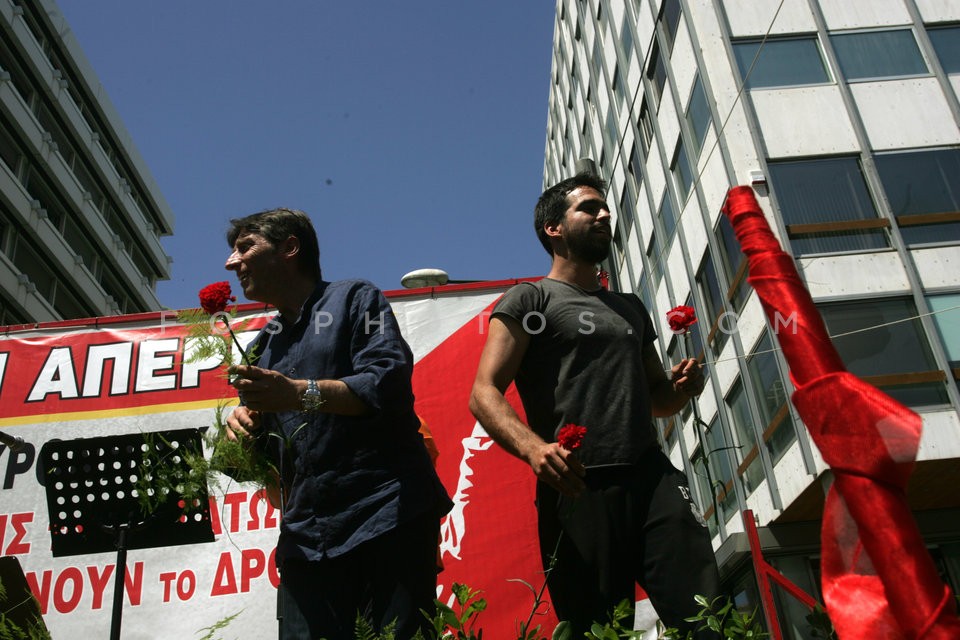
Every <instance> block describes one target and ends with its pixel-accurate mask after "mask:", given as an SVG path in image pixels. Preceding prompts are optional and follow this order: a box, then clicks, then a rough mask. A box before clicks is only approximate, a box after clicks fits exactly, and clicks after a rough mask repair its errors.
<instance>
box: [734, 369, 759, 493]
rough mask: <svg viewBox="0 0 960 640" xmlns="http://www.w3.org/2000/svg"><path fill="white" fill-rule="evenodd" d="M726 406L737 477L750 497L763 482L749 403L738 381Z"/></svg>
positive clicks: (741, 384)
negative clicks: (730, 426)
mask: <svg viewBox="0 0 960 640" xmlns="http://www.w3.org/2000/svg"><path fill="white" fill-rule="evenodd" d="M726 404H727V410H728V411H729V413H730V421H731V423H732V424H733V435H734V437H735V438H736V445H735V446H736V451H737V462H738V463H739V466H738V467H737V476H739V477H740V480H741V482H742V483H743V489H744V492H745V493H746V494H747V495H750V494H751V493H753V490H754V489H756V488H757V487H758V486H759V485H760V483H761V482H763V463H762V462H761V461H760V449H759V447H757V436H756V432H755V431H754V428H753V416H752V415H751V413H750V401H749V400H748V398H747V394H746V392H744V390H743V383H742V382H741V381H740V380H737V382H736V383H734V385H733V387H732V388H731V389H730V393H729V394H728V395H727V398H726Z"/></svg>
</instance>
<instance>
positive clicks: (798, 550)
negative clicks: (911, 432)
mask: <svg viewBox="0 0 960 640" xmlns="http://www.w3.org/2000/svg"><path fill="white" fill-rule="evenodd" d="M551 74H552V77H551V92H550V98H549V119H548V123H549V124H548V131H547V141H546V153H545V164H544V186H545V187H546V186H549V185H551V184H554V183H555V182H557V181H559V180H561V179H563V178H565V177H569V176H570V175H573V174H574V173H575V172H576V171H577V170H578V167H582V166H584V165H583V163H582V162H581V159H584V158H589V159H591V160H593V162H594V166H595V167H596V169H597V171H598V173H599V174H600V175H601V176H602V177H604V178H605V179H607V180H608V181H609V184H610V187H609V190H608V193H607V194H606V195H607V201H608V203H609V204H610V207H611V210H612V212H613V215H614V218H615V238H614V248H613V250H612V252H611V256H610V258H609V259H608V261H607V262H606V263H605V264H604V265H603V266H604V269H605V270H606V271H608V272H609V273H610V278H611V286H612V287H613V288H616V289H618V290H622V291H632V292H635V293H636V294H638V295H639V296H640V297H641V299H642V300H643V301H644V303H645V304H646V305H647V306H648V308H649V309H650V310H651V314H652V315H653V317H654V320H655V321H656V322H657V324H658V326H660V327H663V329H662V330H661V332H660V333H661V335H660V336H659V338H658V343H657V346H658V348H659V350H660V352H661V354H662V355H663V356H664V360H665V361H674V362H675V361H677V360H678V359H679V358H680V357H682V354H683V353H684V352H685V351H686V350H687V349H692V351H694V352H696V353H697V354H699V355H700V357H701V358H702V359H703V360H704V361H705V362H706V363H707V367H706V368H707V372H708V376H709V378H708V381H707V389H706V391H705V392H704V394H703V395H702V397H701V398H700V400H699V402H698V403H697V411H698V413H699V418H700V420H698V419H697V416H696V415H695V413H694V411H692V410H691V409H687V410H685V411H684V412H683V414H681V415H678V416H675V417H674V419H672V420H669V421H659V424H658V429H659V432H660V434H661V438H662V443H663V446H664V448H665V449H666V450H667V451H668V453H669V455H670V457H671V459H672V460H673V461H674V463H675V464H676V465H678V466H679V467H681V468H684V469H685V470H686V472H687V474H688V476H689V478H690V480H691V485H693V488H694V492H695V494H696V497H697V499H698V501H699V504H700V506H701V508H702V510H703V512H704V515H705V517H706V519H707V520H708V523H709V526H710V530H711V532H712V534H713V536H714V545H715V548H716V550H717V557H718V560H719V562H720V564H721V570H722V573H723V576H724V580H725V582H726V584H727V585H728V587H729V588H730V590H731V593H733V594H734V595H735V596H736V598H737V601H738V603H740V604H756V603H757V602H758V600H757V594H756V584H755V581H754V579H753V577H752V572H751V570H750V567H749V564H748V562H747V554H746V553H745V552H746V548H747V547H746V542H745V539H744V538H745V536H744V533H743V531H744V525H743V520H742V515H741V514H742V512H743V511H744V510H745V509H750V510H752V512H753V513H754V515H755V517H756V520H757V523H758V524H759V525H760V528H761V536H762V540H763V542H764V546H765V553H766V555H767V557H768V560H770V561H771V562H773V563H774V564H775V565H776V566H777V568H778V569H780V571H781V572H782V573H784V574H785V575H786V576H787V577H789V578H790V579H791V580H793V581H794V582H796V583H797V584H798V585H800V586H801V587H802V588H804V589H805V590H807V591H808V593H811V594H812V595H814V596H815V597H817V598H818V599H821V600H822V598H821V595H820V593H819V570H818V561H819V556H818V554H819V525H820V516H821V513H822V507H823V499H824V495H825V490H826V487H827V486H828V485H829V478H830V474H829V470H828V469H827V468H826V465H825V464H824V463H823V460H822V458H821V456H820V453H819V452H818V451H817V449H816V447H815V446H814V444H813V443H812V441H811V440H810V437H809V435H808V434H807V432H806V430H805V429H804V426H803V423H802V421H801V420H800V418H799V416H798V415H797V413H796V411H795V409H794V407H793V406H792V405H791V403H790V395H791V393H792V391H793V387H792V386H791V382H790V378H789V375H788V371H787V367H786V364H785V361H784V359H783V357H782V354H781V353H780V352H779V351H778V349H777V342H776V339H775V335H774V334H775V331H776V330H777V327H773V326H771V325H770V323H768V321H767V320H766V318H765V316H764V314H763V312H762V309H761V306H760V303H759V300H758V299H757V296H756V294H755V293H754V292H753V291H752V289H751V288H750V287H749V285H748V284H747V282H746V275H747V274H746V264H745V259H744V256H743V255H742V253H741V252H740V250H739V247H738V245H737V242H736V240H735V238H734V236H733V234H732V231H731V228H730V226H729V223H728V222H727V221H726V220H725V219H724V217H723V216H722V215H721V213H720V209H721V206H722V205H723V202H724V197H725V194H726V191H727V189H729V188H730V187H731V186H734V185H738V184H739V185H743V184H747V185H752V186H753V187H754V189H755V191H756V193H757V195H758V200H759V201H760V204H761V206H762V207H763V209H764V211H765V213H766V215H767V217H768V219H769V220H770V222H771V226H772V227H773V230H774V233H775V234H776V235H777V236H778V238H779V239H780V241H781V244H782V245H783V247H784V249H785V250H786V251H788V252H789V253H790V254H791V255H792V256H793V257H794V258H795V260H796V264H797V267H798V270H799V271H800V274H801V276H802V277H803V278H804V280H805V282H806V284H807V286H808V288H809V289H810V291H811V293H812V295H813V297H814V300H815V302H816V304H817V307H818V309H819V310H820V311H821V313H822V315H823V317H824V320H825V322H826V325H827V327H828V330H829V332H830V334H831V336H833V338H834V344H835V345H836V347H837V348H838V350H839V352H840V354H841V356H842V357H843V359H844V361H845V363H846V364H847V366H848V368H849V369H850V370H851V371H852V372H853V373H855V374H857V375H859V376H861V377H863V378H864V379H866V380H867V381H869V382H871V383H873V384H875V385H877V386H878V387H880V388H881V389H883V390H884V391H886V392H887V393H889V394H890V395H892V396H893V397H895V398H897V399H898V400H900V401H901V402H903V403H904V404H906V405H907V406H909V407H911V408H912V409H914V410H915V411H917V412H918V413H919V414H920V415H921V416H922V419H923V424H924V432H923V437H922V441H921V445H920V451H919V456H918V459H919V463H918V465H917V467H916V470H915V472H914V474H913V476H912V480H911V484H910V488H909V499H910V502H911V508H912V509H913V510H914V514H915V516H916V519H917V522H918V523H919V525H920V527H921V531H922V532H923V534H924V537H925V539H926V541H927V542H928V545H929V549H930V551H931V554H932V555H933V557H934V560H935V562H936V563H937V566H938V567H939V568H940V570H941V573H942V575H943V577H944V579H945V580H946V581H947V582H948V583H949V584H950V585H951V586H952V587H953V589H954V591H955V592H957V591H958V587H960V492H958V491H957V490H956V487H957V486H960V419H958V408H960V393H958V385H957V381H958V379H960V268H958V266H960V100H958V96H960V3H957V2H950V1H948V0H872V1H871V2H850V1H849V0H783V1H781V0H559V1H558V2H557V13H556V27H555V36H554V54H553V65H552V70H551ZM681 304H687V305H690V306H693V307H695V308H696V309H697V315H698V317H699V319H700V322H699V323H698V324H697V325H694V331H693V332H692V340H691V342H690V344H689V345H688V344H681V343H680V341H678V340H677V339H676V337H675V336H673V335H671V334H670V332H669V331H667V330H666V324H665V313H666V312H667V311H668V310H669V309H671V308H673V307H674V306H676V305H681ZM838 419H842V416H838ZM777 598H778V601H779V605H780V611H781V616H782V622H783V624H784V626H785V629H786V632H787V633H788V634H789V635H788V637H791V638H806V637H809V635H807V634H808V633H809V632H808V631H807V630H806V625H805V623H804V621H803V616H804V615H805V613H804V611H803V609H802V607H800V606H799V605H798V604H796V603H795V602H794V601H792V600H791V599H790V598H788V597H785V596H784V594H777Z"/></svg>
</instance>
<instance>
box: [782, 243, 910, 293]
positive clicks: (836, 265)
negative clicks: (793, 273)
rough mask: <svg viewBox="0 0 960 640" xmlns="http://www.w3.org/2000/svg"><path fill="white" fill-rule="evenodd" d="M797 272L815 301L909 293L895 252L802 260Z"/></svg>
mask: <svg viewBox="0 0 960 640" xmlns="http://www.w3.org/2000/svg"><path fill="white" fill-rule="evenodd" d="M798 270H799V271H800V277H801V278H803V280H804V281H805V282H806V284H807V289H808V290H809V291H810V295H811V296H813V298H814V300H820V299H824V298H834V297H838V296H853V297H855V296H868V295H876V294H884V293H896V292H902V291H909V290H910V282H909V280H907V272H906V270H905V269H904V266H903V262H901V260H900V256H899V255H898V254H897V253H896V252H895V251H882V252H877V253H857V254H849V255H839V256H822V257H819V258H801V259H800V265H799V267H798Z"/></svg>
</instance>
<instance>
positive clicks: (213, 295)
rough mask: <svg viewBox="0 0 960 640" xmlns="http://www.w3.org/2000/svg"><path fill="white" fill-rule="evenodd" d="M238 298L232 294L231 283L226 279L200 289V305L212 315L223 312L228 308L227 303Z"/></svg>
mask: <svg viewBox="0 0 960 640" xmlns="http://www.w3.org/2000/svg"><path fill="white" fill-rule="evenodd" d="M236 299H237V298H236V296H233V295H231V292H230V283H229V282H227V281H226V280H224V281H223V282H214V283H213V284H208V285H207V286H205V287H204V288H203V289H200V306H201V307H202V308H203V310H204V311H206V312H207V313H209V314H210V315H214V314H215V313H222V312H223V311H224V310H225V309H226V308H227V303H228V302H233V301H234V300H236Z"/></svg>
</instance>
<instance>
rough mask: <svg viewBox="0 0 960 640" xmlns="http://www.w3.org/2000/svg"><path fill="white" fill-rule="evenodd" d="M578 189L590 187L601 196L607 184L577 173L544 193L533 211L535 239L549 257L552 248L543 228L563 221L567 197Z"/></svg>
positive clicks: (596, 178)
mask: <svg viewBox="0 0 960 640" xmlns="http://www.w3.org/2000/svg"><path fill="white" fill-rule="evenodd" d="M578 187H592V188H594V189H596V190H597V191H598V192H600V194H601V195H603V194H605V193H606V191H607V183H606V181H604V179H603V178H601V177H600V176H598V175H596V174H593V173H578V174H577V175H575V176H573V177H572V178H567V179H566V180H563V181H561V182H558V183H557V184H555V185H553V186H552V187H550V188H549V189H547V190H546V191H544V192H543V195H541V196H540V199H539V200H537V206H536V207H534V209H533V226H534V228H535V229H536V230H537V237H538V238H539V239H540V244H542V245H543V248H544V249H546V250H547V253H549V254H550V255H551V256H552V255H553V247H551V246H550V238H549V236H547V232H546V231H544V230H543V227H544V226H545V225H548V224H557V223H559V222H560V221H561V220H563V214H564V213H565V212H566V210H567V207H568V206H569V205H568V204H567V196H568V195H570V192H571V191H573V190H574V189H576V188H578Z"/></svg>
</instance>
